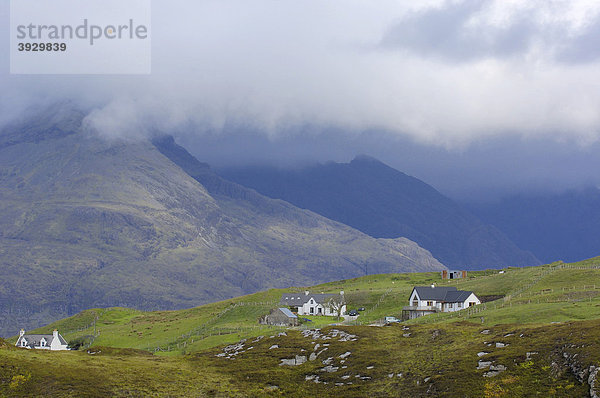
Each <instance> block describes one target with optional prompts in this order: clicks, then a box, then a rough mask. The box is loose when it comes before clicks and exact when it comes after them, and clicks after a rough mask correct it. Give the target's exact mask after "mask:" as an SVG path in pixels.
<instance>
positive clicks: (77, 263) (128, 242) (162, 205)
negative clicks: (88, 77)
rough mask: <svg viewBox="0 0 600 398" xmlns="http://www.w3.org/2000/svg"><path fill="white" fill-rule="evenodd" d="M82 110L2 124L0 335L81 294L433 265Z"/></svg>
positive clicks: (164, 304)
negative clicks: (95, 132) (117, 136)
mask: <svg viewBox="0 0 600 398" xmlns="http://www.w3.org/2000/svg"><path fill="white" fill-rule="evenodd" d="M57 115H58V116H57ZM82 117H83V115H82V114H80V113H78V112H75V111H73V112H67V111H63V112H61V113H58V114H56V113H52V115H50V116H49V115H47V114H43V115H41V116H40V117H39V118H35V119H34V120H32V121H27V122H26V123H24V124H22V125H20V126H14V127H12V128H10V129H8V130H7V131H5V132H3V133H2V134H1V135H0V268H1V269H2V273H3V277H2V278H1V279H0V335H6V334H9V333H14V332H15V331H16V330H18V329H19V328H20V327H27V328H31V327H32V326H37V325H40V324H43V323H47V322H48V321H50V320H53V319H58V318H62V317H64V316H67V315H69V314H74V313H76V312H78V311H80V310H83V309H85V308H91V307H107V306H129V307H134V308H140V309H156V308H162V309H173V308H182V307H191V306H194V305H198V304H201V303H206V302H210V301H215V300H220V299H225V298H229V297H233V296H237V295H240V294H245V293H250V292H254V291H258V290H260V289H265V288H268V287H275V286H287V285H291V284H312V283H316V282H320V281H327V280H333V279H339V278H345V277H349V276H358V275H364V274H365V273H366V272H368V273H375V272H395V271H422V270H427V269H442V268H443V266H442V264H440V263H439V262H438V261H437V260H436V259H434V258H433V257H432V256H431V254H430V253H429V252H427V251H425V250H423V249H422V248H420V247H419V246H418V245H417V244H415V243H414V242H411V241H409V240H407V239H393V240H392V239H381V240H376V239H373V238H371V237H369V236H367V235H365V234H363V233H360V232H359V231H356V230H354V229H352V228H350V227H347V226H345V225H343V224H339V223H336V222H333V221H331V220H328V219H326V218H324V217H321V216H318V215H316V214H314V213H312V212H309V211H304V210H300V209H298V208H296V207H294V206H292V205H290V204H289V203H286V202H282V201H276V200H271V199H268V198H264V197H262V196H260V195H258V194H256V193H255V192H253V191H249V190H247V189H243V188H241V187H239V188H236V187H235V184H226V183H225V182H224V181H222V180H221V179H220V178H218V177H216V176H214V175H213V174H212V173H210V171H207V173H206V176H207V178H208V177H210V178H213V180H214V181H216V182H220V183H222V184H223V186H226V187H229V188H228V189H230V188H231V189H233V190H234V191H235V192H233V191H232V192H233V193H235V194H230V195H224V194H223V195H221V194H212V193H211V192H209V191H208V190H207V189H206V188H205V187H204V186H203V185H202V184H200V183H199V182H198V181H196V180H194V179H193V178H191V177H190V176H189V175H188V174H186V173H185V172H184V171H183V170H182V169H181V168H180V167H178V166H177V165H175V164H174V163H173V162H171V161H170V160H169V159H168V158H166V157H165V156H163V155H162V154H161V153H160V152H159V151H158V150H156V148H155V147H154V146H153V145H152V144H151V143H150V142H135V143H131V142H110V143H109V142H105V141H103V140H100V139H98V138H96V137H93V136H89V135H85V134H83V133H82V132H81V131H80V125H81V120H82ZM211 176H212V177H211ZM213 192H214V190H213Z"/></svg>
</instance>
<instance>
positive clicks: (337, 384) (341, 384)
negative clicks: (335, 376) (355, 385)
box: [335, 383, 344, 386]
mask: <svg viewBox="0 0 600 398" xmlns="http://www.w3.org/2000/svg"><path fill="white" fill-rule="evenodd" d="M335 385H336V386H343V385H344V383H335Z"/></svg>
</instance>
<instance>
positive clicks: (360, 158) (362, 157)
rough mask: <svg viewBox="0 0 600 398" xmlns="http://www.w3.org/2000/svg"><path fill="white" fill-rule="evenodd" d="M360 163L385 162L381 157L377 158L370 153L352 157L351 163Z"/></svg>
mask: <svg viewBox="0 0 600 398" xmlns="http://www.w3.org/2000/svg"><path fill="white" fill-rule="evenodd" d="M353 163H354V164H360V163H381V164H383V162H382V161H381V160H379V159H375V158H374V157H373V156H369V155H357V156H356V157H355V158H354V159H352V161H351V162H350V164H353Z"/></svg>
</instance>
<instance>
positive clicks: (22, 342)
mask: <svg viewBox="0 0 600 398" xmlns="http://www.w3.org/2000/svg"><path fill="white" fill-rule="evenodd" d="M26 346H27V341H25V339H23V340H21V347H26Z"/></svg>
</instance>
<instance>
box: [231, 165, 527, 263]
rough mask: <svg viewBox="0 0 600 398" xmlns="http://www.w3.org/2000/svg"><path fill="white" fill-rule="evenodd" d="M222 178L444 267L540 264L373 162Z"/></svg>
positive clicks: (252, 170)
mask: <svg viewBox="0 0 600 398" xmlns="http://www.w3.org/2000/svg"><path fill="white" fill-rule="evenodd" d="M221 174H222V175H223V176H225V177H226V178H228V179H230V180H233V181H235V182H238V183H240V184H242V185H245V186H247V187H250V188H253V189H256V190H257V191H258V192H260V193H261V194H263V195H267V196H269V197H272V198H277V199H283V200H286V201H288V202H290V203H292V204H294V205H296V206H298V207H301V208H304V209H309V210H312V211H314V212H316V213H319V214H321V215H323V216H325V217H328V218H330V219H332V220H336V221H339V222H342V223H344V224H347V225H350V226H352V227H354V228H356V229H358V230H360V231H362V232H364V233H366V234H368V235H370V236H373V237H376V238H397V237H399V236H404V237H407V238H408V239H411V240H413V241H415V242H417V243H418V244H419V245H420V246H422V247H424V248H426V249H428V250H429V251H431V253H432V254H433V255H434V256H435V257H436V258H438V259H439V260H440V261H441V262H443V263H444V264H446V265H447V266H449V267H456V268H460V269H483V268H486V267H498V266H506V265H536V264H539V261H538V260H537V259H536V258H535V257H534V256H533V255H532V254H531V253H528V252H524V251H523V250H521V249H519V248H518V247H517V246H516V245H515V244H514V243H513V242H511V241H510V240H509V239H508V238H506V236H505V235H503V234H502V233H501V232H500V231H499V230H497V229H496V228H494V227H492V226H490V225H487V224H484V223H483V222H481V221H480V220H479V219H477V218H476V217H475V216H473V215H472V214H470V213H469V212H467V211H466V210H464V209H463V208H461V207H460V206H459V205H457V204H456V203H454V202H453V201H452V200H450V199H448V198H447V197H445V196H443V195H442V194H440V193H439V192H438V191H436V190H435V189H434V188H432V187H431V186H429V185H427V184H425V183H424V182H422V181H420V180H418V179H417V178H414V177H410V176H408V175H406V174H404V173H401V172H399V171H397V170H394V169H393V168H391V167H388V166H386V165H385V164H383V163H381V162H379V161H377V160H375V159H372V158H368V157H358V158H356V159H354V160H353V161H352V162H350V163H349V164H341V163H328V164H323V165H317V166H313V167H308V168H305V169H301V170H281V169H276V168H272V167H247V168H238V169H230V170H224V171H223V172H222V173H221Z"/></svg>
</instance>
